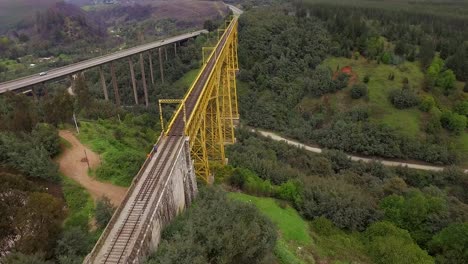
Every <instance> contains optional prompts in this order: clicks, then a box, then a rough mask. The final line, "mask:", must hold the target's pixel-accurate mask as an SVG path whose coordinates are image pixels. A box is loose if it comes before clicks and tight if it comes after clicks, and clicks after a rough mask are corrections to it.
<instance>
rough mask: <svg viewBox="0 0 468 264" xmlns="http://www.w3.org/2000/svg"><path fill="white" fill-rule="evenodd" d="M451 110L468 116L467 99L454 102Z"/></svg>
mask: <svg viewBox="0 0 468 264" xmlns="http://www.w3.org/2000/svg"><path fill="white" fill-rule="evenodd" d="M453 110H454V112H455V113H457V114H459V115H464V116H467V117H468V100H465V101H462V102H460V103H458V104H456V105H455V107H454V109H453Z"/></svg>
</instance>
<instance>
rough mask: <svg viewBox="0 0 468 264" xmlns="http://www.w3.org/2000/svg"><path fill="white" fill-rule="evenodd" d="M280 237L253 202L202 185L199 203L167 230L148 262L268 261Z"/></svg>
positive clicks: (234, 262) (229, 263)
mask: <svg viewBox="0 0 468 264" xmlns="http://www.w3.org/2000/svg"><path fill="white" fill-rule="evenodd" d="M207 216H208V217H209V218H210V219H209V221H207ZM276 238H277V235H276V228H275V226H274V224H273V223H272V222H271V221H270V220H269V219H268V218H267V217H266V216H264V215H263V214H261V213H260V212H259V211H258V209H257V208H255V207H254V206H253V205H249V204H246V203H244V202H240V201H234V200H230V199H228V197H226V195H225V194H224V193H223V192H222V191H221V190H219V189H213V188H202V189H201V190H200V194H199V196H198V198H197V200H196V201H195V206H192V207H191V208H189V209H188V210H187V211H186V212H184V213H183V214H182V215H181V216H179V217H178V218H176V220H175V221H174V222H173V223H171V225H169V226H168V227H167V228H166V229H165V230H164V231H163V234H162V238H161V243H160V245H159V248H158V251H157V252H156V254H155V255H153V256H151V257H150V259H149V261H148V262H147V263H149V264H156V263H180V264H191V263H225V264H236V263H268V262H266V261H265V258H266V257H267V256H268V255H270V254H272V251H273V248H274V246H275V244H276Z"/></svg>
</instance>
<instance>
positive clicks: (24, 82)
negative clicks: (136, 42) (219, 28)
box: [0, 30, 207, 94]
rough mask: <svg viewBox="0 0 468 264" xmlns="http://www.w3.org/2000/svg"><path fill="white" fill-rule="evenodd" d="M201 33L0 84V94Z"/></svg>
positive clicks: (188, 34)
mask: <svg viewBox="0 0 468 264" xmlns="http://www.w3.org/2000/svg"><path fill="white" fill-rule="evenodd" d="M202 33H207V31H206V30H199V31H195V32H191V33H186V34H182V35H179V36H175V37H171V38H167V39H164V40H160V41H155V42H152V43H149V44H145V45H141V46H137V47H134V48H130V49H126V50H122V51H118V52H115V53H112V54H109V55H104V56H101V57H97V58H94V59H90V60H85V61H81V62H78V63H74V64H71V65H67V66H64V67H61V68H56V69H52V70H50V71H49V72H48V73H47V75H44V76H39V75H38V74H35V75H31V76H27V77H24V78H20V79H16V80H12V81H7V82H3V83H0V94H1V93H5V92H7V91H14V90H18V89H23V88H26V87H29V86H32V85H36V84H40V83H44V82H46V81H50V80H54V79H58V78H63V77H65V76H67V75H70V74H74V73H77V72H80V71H83V70H87V69H90V68H94V67H97V66H99V65H103V64H106V63H109V62H112V61H115V60H119V59H123V58H126V57H129V56H132V55H135V54H139V53H142V52H145V51H148V50H152V49H155V48H158V47H162V46H165V45H168V44H172V43H175V42H179V41H182V40H185V39H189V38H193V37H196V36H198V35H200V34H202Z"/></svg>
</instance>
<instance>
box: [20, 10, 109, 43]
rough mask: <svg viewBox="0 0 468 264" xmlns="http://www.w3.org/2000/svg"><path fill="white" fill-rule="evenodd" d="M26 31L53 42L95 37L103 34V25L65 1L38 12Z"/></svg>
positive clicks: (104, 30)
mask: <svg viewBox="0 0 468 264" xmlns="http://www.w3.org/2000/svg"><path fill="white" fill-rule="evenodd" d="M31 26H32V27H28V28H27V31H28V32H27V33H29V34H32V35H35V34H38V36H39V37H40V38H42V39H45V40H53V42H55V43H61V42H70V41H75V40H85V39H91V40H92V39H96V38H97V37H100V36H103V35H105V32H106V29H105V27H101V25H100V23H99V21H97V20H94V19H93V18H91V17H89V16H88V15H87V13H86V12H85V11H83V10H82V9H81V8H79V7H77V6H75V5H72V4H68V3H65V2H59V3H56V4H55V5H54V6H52V7H49V8H48V9H47V10H46V11H43V12H39V13H37V14H36V16H35V21H34V23H33V24H32V25H31Z"/></svg>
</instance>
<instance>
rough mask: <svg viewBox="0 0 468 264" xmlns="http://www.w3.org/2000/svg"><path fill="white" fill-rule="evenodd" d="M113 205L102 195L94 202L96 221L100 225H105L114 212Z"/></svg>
mask: <svg viewBox="0 0 468 264" xmlns="http://www.w3.org/2000/svg"><path fill="white" fill-rule="evenodd" d="M114 211H115V207H114V206H113V205H112V203H111V201H110V200H109V198H107V197H105V196H103V197H102V198H100V199H99V200H98V201H97V202H96V213H95V215H96V222H97V224H98V225H99V226H100V227H105V226H106V225H107V223H109V221H110V219H111V218H112V215H113V214H114Z"/></svg>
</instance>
